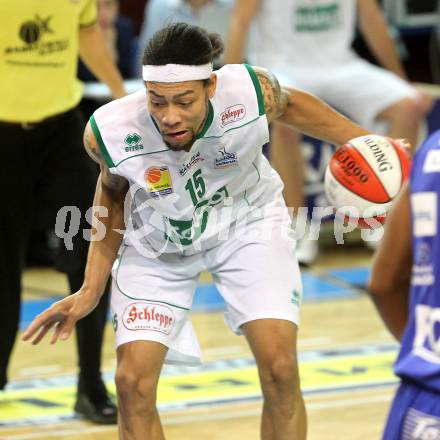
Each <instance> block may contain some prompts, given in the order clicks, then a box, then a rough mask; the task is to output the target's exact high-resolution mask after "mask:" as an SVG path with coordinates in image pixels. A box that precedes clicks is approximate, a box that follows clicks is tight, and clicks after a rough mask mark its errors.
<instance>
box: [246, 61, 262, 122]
mask: <svg viewBox="0 0 440 440" xmlns="http://www.w3.org/2000/svg"><path fill="white" fill-rule="evenodd" d="M244 67H246V69H247V71H248V72H249V75H250V76H251V79H252V82H253V83H254V87H255V91H256V92H257V100H258V114H259V115H260V116H263V115H264V114H265V111H264V99H263V92H262V91H261V85H260V81H258V78H257V74H256V73H255V70H254V69H253V68H252V66H250V65H249V64H245V65H244Z"/></svg>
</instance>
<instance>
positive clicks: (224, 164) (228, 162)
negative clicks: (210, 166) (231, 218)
mask: <svg viewBox="0 0 440 440" xmlns="http://www.w3.org/2000/svg"><path fill="white" fill-rule="evenodd" d="M218 152H219V153H220V154H221V157H220V158H219V159H214V168H216V169H222V168H228V167H231V166H235V165H237V164H238V158H237V153H228V152H227V151H226V148H225V147H220V149H219V150H218Z"/></svg>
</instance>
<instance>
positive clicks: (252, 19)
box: [225, 0, 431, 263]
mask: <svg viewBox="0 0 440 440" xmlns="http://www.w3.org/2000/svg"><path fill="white" fill-rule="evenodd" d="M356 22H357V23H358V27H359V29H360V31H361V33H362V35H363V36H364V38H365V41H366V42H367V44H368V46H369V48H370V49H371V51H372V53H373V54H374V55H375V56H376V58H377V59H378V61H379V62H380V63H381V65H382V66H383V67H384V68H385V69H384V68H380V67H377V66H374V65H372V64H370V63H368V62H367V61H365V60H363V59H361V58H360V57H359V56H358V55H357V54H356V53H355V52H354V50H353V49H352V47H351V44H352V41H353V39H354V36H355V35H354V34H355V29H356ZM252 23H253V24H254V32H253V33H252V34H251V35H252V38H250V41H249V43H250V46H249V53H248V54H245V53H244V52H245V43H246V39H247V36H248V34H249V29H250V27H251V24H252ZM245 56H246V57H247V59H248V60H249V62H250V63H251V64H253V65H257V66H263V67H265V68H267V69H270V70H271V71H272V72H273V73H274V74H275V75H276V76H277V78H278V80H279V81H280V83H281V84H283V85H286V86H291V87H295V88H299V89H302V90H307V91H308V92H310V93H312V94H314V95H316V96H318V97H319V98H321V99H323V100H324V101H325V102H327V103H329V104H330V105H332V106H333V107H335V108H337V109H338V110H340V111H341V112H343V113H344V114H345V115H347V116H348V117H349V118H351V119H353V120H354V121H356V122H358V123H359V124H361V125H362V126H364V127H367V128H369V129H370V130H373V129H374V131H376V130H377V129H378V126H377V125H376V124H377V123H378V121H379V122H380V124H381V129H383V128H382V127H383V126H384V125H385V130H386V131H387V134H388V135H389V136H390V137H400V138H406V139H408V140H409V142H410V143H411V144H412V145H416V138H417V131H418V127H419V124H420V122H421V121H422V120H423V119H424V116H425V114H426V113H427V111H428V110H429V108H430V107H431V99H430V98H429V97H428V96H427V95H425V94H423V93H421V92H419V91H418V90H416V89H415V88H414V87H413V86H412V85H410V84H409V82H408V78H407V77H406V74H405V72H404V69H403V67H402V65H401V63H400V60H399V58H398V55H397V52H396V50H395V47H394V43H393V41H392V40H391V38H390V35H389V31H388V28H387V25H386V23H385V20H384V18H383V15H382V13H381V11H380V7H379V5H378V2H377V0H313V1H311V0H235V6H234V9H233V13H232V18H231V24H230V31H229V36H228V42H227V48H226V55H225V62H226V63H239V62H242V61H243V59H244V57H245ZM271 134H272V139H271V149H270V155H271V161H272V164H273V166H274V167H275V169H276V170H277V171H278V172H279V173H280V176H281V178H282V179H283V181H284V183H285V185H286V188H285V197H286V201H287V203H288V206H291V207H293V208H299V207H300V206H302V205H303V203H304V201H303V195H302V187H303V179H304V177H303V165H302V163H303V160H302V153H301V151H300V149H299V148H295V149H293V150H292V145H298V144H299V137H298V134H297V133H296V132H295V131H293V130H291V129H290V127H286V126H283V125H281V124H274V125H273V127H272V133H271ZM292 152H293V154H292ZM303 244H305V243H303ZM316 244H317V243H316V241H311V242H309V245H310V246H309V247H308V248H310V249H308V250H307V251H306V248H304V251H305V252H304V257H303V258H304V259H303V262H304V263H311V262H312V261H313V260H314V258H315V256H316V252H317V246H316ZM313 245H315V246H313Z"/></svg>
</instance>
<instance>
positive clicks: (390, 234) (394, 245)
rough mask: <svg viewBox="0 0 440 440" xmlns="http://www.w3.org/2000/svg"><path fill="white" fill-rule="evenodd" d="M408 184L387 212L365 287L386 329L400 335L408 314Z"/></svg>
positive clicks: (410, 246) (397, 335)
mask: <svg viewBox="0 0 440 440" xmlns="http://www.w3.org/2000/svg"><path fill="white" fill-rule="evenodd" d="M409 194H410V190H409V186H408V184H406V185H405V187H404V188H402V190H401V192H400V194H399V195H398V196H397V198H396V200H395V201H394V205H393V207H392V209H391V212H390V214H389V215H388V216H387V221H386V224H385V233H384V236H383V239H382V241H381V244H380V247H379V249H378V250H377V252H376V254H375V256H374V260H373V268H372V273H371V278H370V282H369V286H368V291H369V293H370V295H371V297H372V299H373V302H374V304H375V305H376V308H377V309H378V311H379V314H380V315H381V317H382V319H383V321H384V323H385V325H386V326H387V327H388V330H389V331H390V332H391V333H392V334H393V336H394V337H395V338H396V339H400V338H401V336H402V334H403V331H404V329H405V326H406V322H407V317H408V294H409V288H410V281H411V267H412V245H411V214H410V202H409Z"/></svg>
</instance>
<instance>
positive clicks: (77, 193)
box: [0, 0, 108, 404]
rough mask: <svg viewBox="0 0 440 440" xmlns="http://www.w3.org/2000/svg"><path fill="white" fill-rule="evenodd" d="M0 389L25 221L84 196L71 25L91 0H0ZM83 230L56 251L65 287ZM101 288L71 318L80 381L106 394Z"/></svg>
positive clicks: (77, 260) (14, 317) (49, 216)
mask: <svg viewBox="0 0 440 440" xmlns="http://www.w3.org/2000/svg"><path fill="white" fill-rule="evenodd" d="M0 17H1V21H2V25H1V27H2V32H1V34H0V76H1V78H2V80H1V81H0V137H1V139H2V142H1V143H2V151H3V159H4V161H5V162H4V166H3V167H2V172H1V173H0V193H1V195H2V201H3V210H2V215H1V216H0V329H1V335H2V337H1V338H0V389H1V388H3V387H4V386H5V384H6V370H7V365H8V361H9V357H10V354H11V351H12V347H13V344H14V340H15V336H16V332H17V329H18V323H19V306H20V290H21V272H22V268H23V260H24V255H25V252H26V246H27V240H28V236H29V232H30V229H31V227H32V226H33V225H35V223H36V222H37V223H44V224H45V225H46V227H47V228H50V227H53V226H54V224H55V218H56V214H57V212H58V210H59V209H60V208H61V207H62V206H66V205H67V206H72V205H73V206H78V208H79V209H80V210H81V212H82V219H83V224H82V227H87V228H89V227H90V225H88V224H87V223H86V222H85V217H84V214H85V211H86V210H87V209H88V208H89V207H90V206H91V204H92V199H93V194H94V189H95V184H96V178H97V171H96V168H95V166H94V164H93V163H92V162H91V160H90V159H89V158H88V157H87V154H86V153H85V151H84V148H83V146H82V145H83V142H82V134H83V130H84V125H85V124H84V121H83V119H82V117H81V113H80V112H79V110H78V108H77V105H78V103H79V101H80V99H81V94H82V84H81V83H80V82H79V81H78V80H77V78H76V68H77V60H78V40H79V37H78V34H79V30H80V29H81V27H87V26H91V25H94V24H95V22H96V3H95V0H20V1H17V2H11V1H9V0H0ZM87 248H88V243H87V242H86V241H85V240H84V239H83V235H82V232H81V230H80V232H79V234H78V235H77V236H76V238H75V239H74V246H73V250H72V251H67V250H65V251H63V254H62V255H60V258H59V259H58V262H59V263H60V264H59V265H60V266H61V267H60V268H61V269H62V270H63V271H64V272H66V273H67V275H68V279H69V284H70V289H71V291H72V292H74V291H76V290H78V289H79V287H80V286H81V284H82V280H83V273H84V268H85V263H86V256H87ZM107 306H108V295H107V294H106V295H105V296H104V297H103V300H102V301H101V303H100V305H99V306H98V308H97V309H96V310H95V311H94V312H93V313H92V314H91V315H89V316H88V317H86V318H84V319H82V320H81V321H79V323H78V325H77V343H78V353H79V366H80V376H79V391H80V394H81V393H82V394H87V395H88V396H89V397H90V399H91V400H94V401H95V402H96V404H98V403H99V401H101V402H102V401H104V400H105V399H106V396H107V395H106V390H105V387H104V385H103V383H102V380H101V374H100V358H101V346H102V338H103V331H104V326H105V321H106V314H107Z"/></svg>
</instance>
